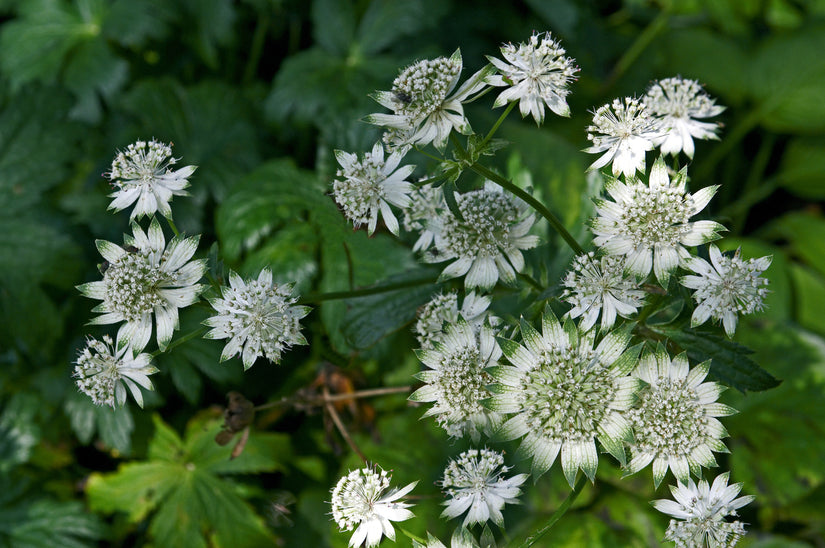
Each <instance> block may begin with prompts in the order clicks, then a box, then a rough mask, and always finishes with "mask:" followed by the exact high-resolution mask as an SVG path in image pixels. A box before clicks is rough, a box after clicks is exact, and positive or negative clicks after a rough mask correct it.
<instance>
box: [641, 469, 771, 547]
mask: <svg viewBox="0 0 825 548" xmlns="http://www.w3.org/2000/svg"><path fill="white" fill-rule="evenodd" d="M729 476H730V474H729V473H728V472H725V473H724V474H720V475H718V476H717V477H716V479H714V480H713V485H709V484H708V482H707V481H706V480H704V479H703V480H700V481H699V484H698V485H697V484H695V483H694V482H693V480H689V481H688V482H686V483H681V482H680V483H679V484H678V485H677V486H675V487H674V486H672V485H671V486H670V491H671V493H673V498H674V499H676V500H675V501H672V500H666V499H660V500H654V501H653V502H652V504H653V507H654V508H656V509H657V510H658V511H660V512H662V513H663V514H668V515H670V516H673V517H674V518H676V519H672V520H670V525H668V528H667V532H666V533H665V540H669V541H671V542H675V543H676V548H730V547H732V546H735V545H736V544H737V543H738V542H739V540H740V539H741V538H742V537H743V536H744V535H745V524H743V523H742V522H740V521H739V520H735V521H726V520H725V518H726V517H729V516H730V517H736V516H737V515H738V514H737V513H736V511H737V510H738V509H739V508H741V507H743V506H745V505H746V504H749V503H750V502H751V501H753V499H754V498H755V497H754V496H753V495H745V496H744V497H738V498H737V495H738V494H739V492H740V491H741V490H742V484H741V483H734V484H733V485H728V478H729Z"/></svg>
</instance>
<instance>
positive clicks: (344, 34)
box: [312, 0, 355, 57]
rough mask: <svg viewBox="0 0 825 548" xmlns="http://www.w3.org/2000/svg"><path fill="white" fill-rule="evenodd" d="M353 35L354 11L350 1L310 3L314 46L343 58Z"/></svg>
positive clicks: (321, 0)
mask: <svg viewBox="0 0 825 548" xmlns="http://www.w3.org/2000/svg"><path fill="white" fill-rule="evenodd" d="M354 34H355V9H354V7H353V5H352V2H351V0H315V2H313V3H312V37H313V39H314V41H315V43H316V44H318V45H319V46H321V47H322V48H324V49H325V50H327V51H328V52H330V53H334V54H336V55H339V56H341V57H344V56H346V54H347V52H348V51H349V48H350V44H352V38H353V35H354Z"/></svg>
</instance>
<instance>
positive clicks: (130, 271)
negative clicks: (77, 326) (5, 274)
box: [77, 218, 207, 352]
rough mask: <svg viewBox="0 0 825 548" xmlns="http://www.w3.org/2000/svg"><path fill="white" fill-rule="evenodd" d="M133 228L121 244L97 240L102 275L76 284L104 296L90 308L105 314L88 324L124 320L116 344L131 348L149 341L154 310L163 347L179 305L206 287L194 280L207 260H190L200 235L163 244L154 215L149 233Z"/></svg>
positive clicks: (93, 295) (194, 298) (88, 294)
mask: <svg viewBox="0 0 825 548" xmlns="http://www.w3.org/2000/svg"><path fill="white" fill-rule="evenodd" d="M132 233H133V234H134V236H128V235H127V236H126V237H125V244H126V246H125V248H123V247H120V246H119V245H116V244H113V243H112V242H107V241H105V240H97V241H96V242H95V243H96V244H97V249H98V251H100V254H101V255H102V256H103V258H104V259H106V261H107V263H108V267H107V268H106V270H105V272H104V273H103V280H101V281H98V282H89V283H86V284H83V285H79V286H77V289H78V290H79V291H80V292H81V293H82V294H83V295H85V296H86V297H89V298H91V299H99V300H101V301H103V302H102V303H100V304H99V305H97V306H96V307H95V308H93V309H92V312H102V313H103V314H102V315H101V316H98V317H96V318H94V319H92V321H91V322H89V323H92V324H112V323H118V322H126V323H125V324H123V325H122V326H120V328H119V329H118V332H117V340H118V345H124V344H128V345H131V347H132V349H133V350H134V351H135V352H140V351H141V350H143V348H145V347H146V344H147V343H148V342H149V339H150V338H151V336H152V314H154V315H155V320H156V321H157V342H158V347H159V348H160V349H161V350H164V349H165V348H166V346H167V345H168V344H169V341H171V340H172V333H173V332H174V330H175V329H177V327H178V309H179V308H183V307H186V306H189V305H190V304H192V303H194V302H196V301H197V300H198V295H200V293H201V292H202V291H203V290H204V289H205V288H206V286H205V285H199V284H197V282H198V280H200V279H201V277H202V276H203V274H204V272H206V268H207V266H206V259H197V260H194V261H189V259H191V258H192V255H194V254H195V251H196V250H197V248H198V240H199V239H200V236H192V237H189V238H183V237H177V236H176V237H175V238H173V239H172V241H170V242H169V245H168V246H167V245H166V239H165V238H164V236H163V230H161V228H160V223H159V222H158V220H157V218H152V223H151V224H150V225H149V231H148V232H143V230H142V229H141V228H140V227H139V226H138V225H137V224H132ZM187 261H188V262H187Z"/></svg>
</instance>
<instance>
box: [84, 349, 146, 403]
mask: <svg viewBox="0 0 825 548" xmlns="http://www.w3.org/2000/svg"><path fill="white" fill-rule="evenodd" d="M75 364H76V365H75V368H74V377H75V378H76V379H77V381H76V382H77V387H78V388H79V389H80V391H81V392H83V393H84V394H86V395H87V396H89V397H90V398H92V402H94V403H95V404H96V405H110V406H112V407H115V405H116V404H117V405H118V406H121V405H123V404H124V403H126V389H127V388H128V389H129V392H131V393H132V397H134V398H135V401H136V402H137V404H138V405H139V406H141V407H143V393H142V392H141V391H140V388H138V385H140V386H142V387H143V388H146V389H147V390H152V389H153V387H152V381H150V380H149V375H151V374H153V373H157V371H158V370H157V368H156V367H155V366H153V365H152V356H150V355H149V354H146V353H143V354H138V355H136V356H135V355H134V354H133V353H132V349H131V347H129V346H128V345H122V346H121V347H120V350H117V349H116V347H115V346H114V345H113V344H112V338H111V337H110V336H109V335H103V340H102V341H99V340H97V339H95V338H92V337H90V338H89V339H88V340H87V341H86V348H84V349H83V350H81V351H80V352H79V353H78V355H77V361H76V362H75Z"/></svg>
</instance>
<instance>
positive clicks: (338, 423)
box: [324, 386, 369, 464]
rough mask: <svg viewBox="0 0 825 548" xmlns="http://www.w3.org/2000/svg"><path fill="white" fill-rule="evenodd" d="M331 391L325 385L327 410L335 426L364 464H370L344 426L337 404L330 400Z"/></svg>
mask: <svg viewBox="0 0 825 548" xmlns="http://www.w3.org/2000/svg"><path fill="white" fill-rule="evenodd" d="M329 397H330V393H329V389H328V388H327V387H326V386H325V387H324V400H325V401H324V403H325V406H326V409H327V411H329V416H330V417H331V418H332V422H333V423H335V427H336V428H337V429H338V432H339V433H340V434H341V437H342V438H344V441H346V442H347V445H349V448H350V449H352V450H353V451H354V452H355V454H356V455H358V456H359V457H360V458H361V460H362V461H364V464H369V462H368V461H367V457H366V456H364V453H362V452H361V449H359V448H358V446H357V445H356V444H355V442H354V441H353V440H352V437H350V435H349V432H347V428H346V427H345V426H344V423H343V422H342V421H341V417H339V416H338V411H336V410H335V406H334V405H332V401H330V400H329Z"/></svg>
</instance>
